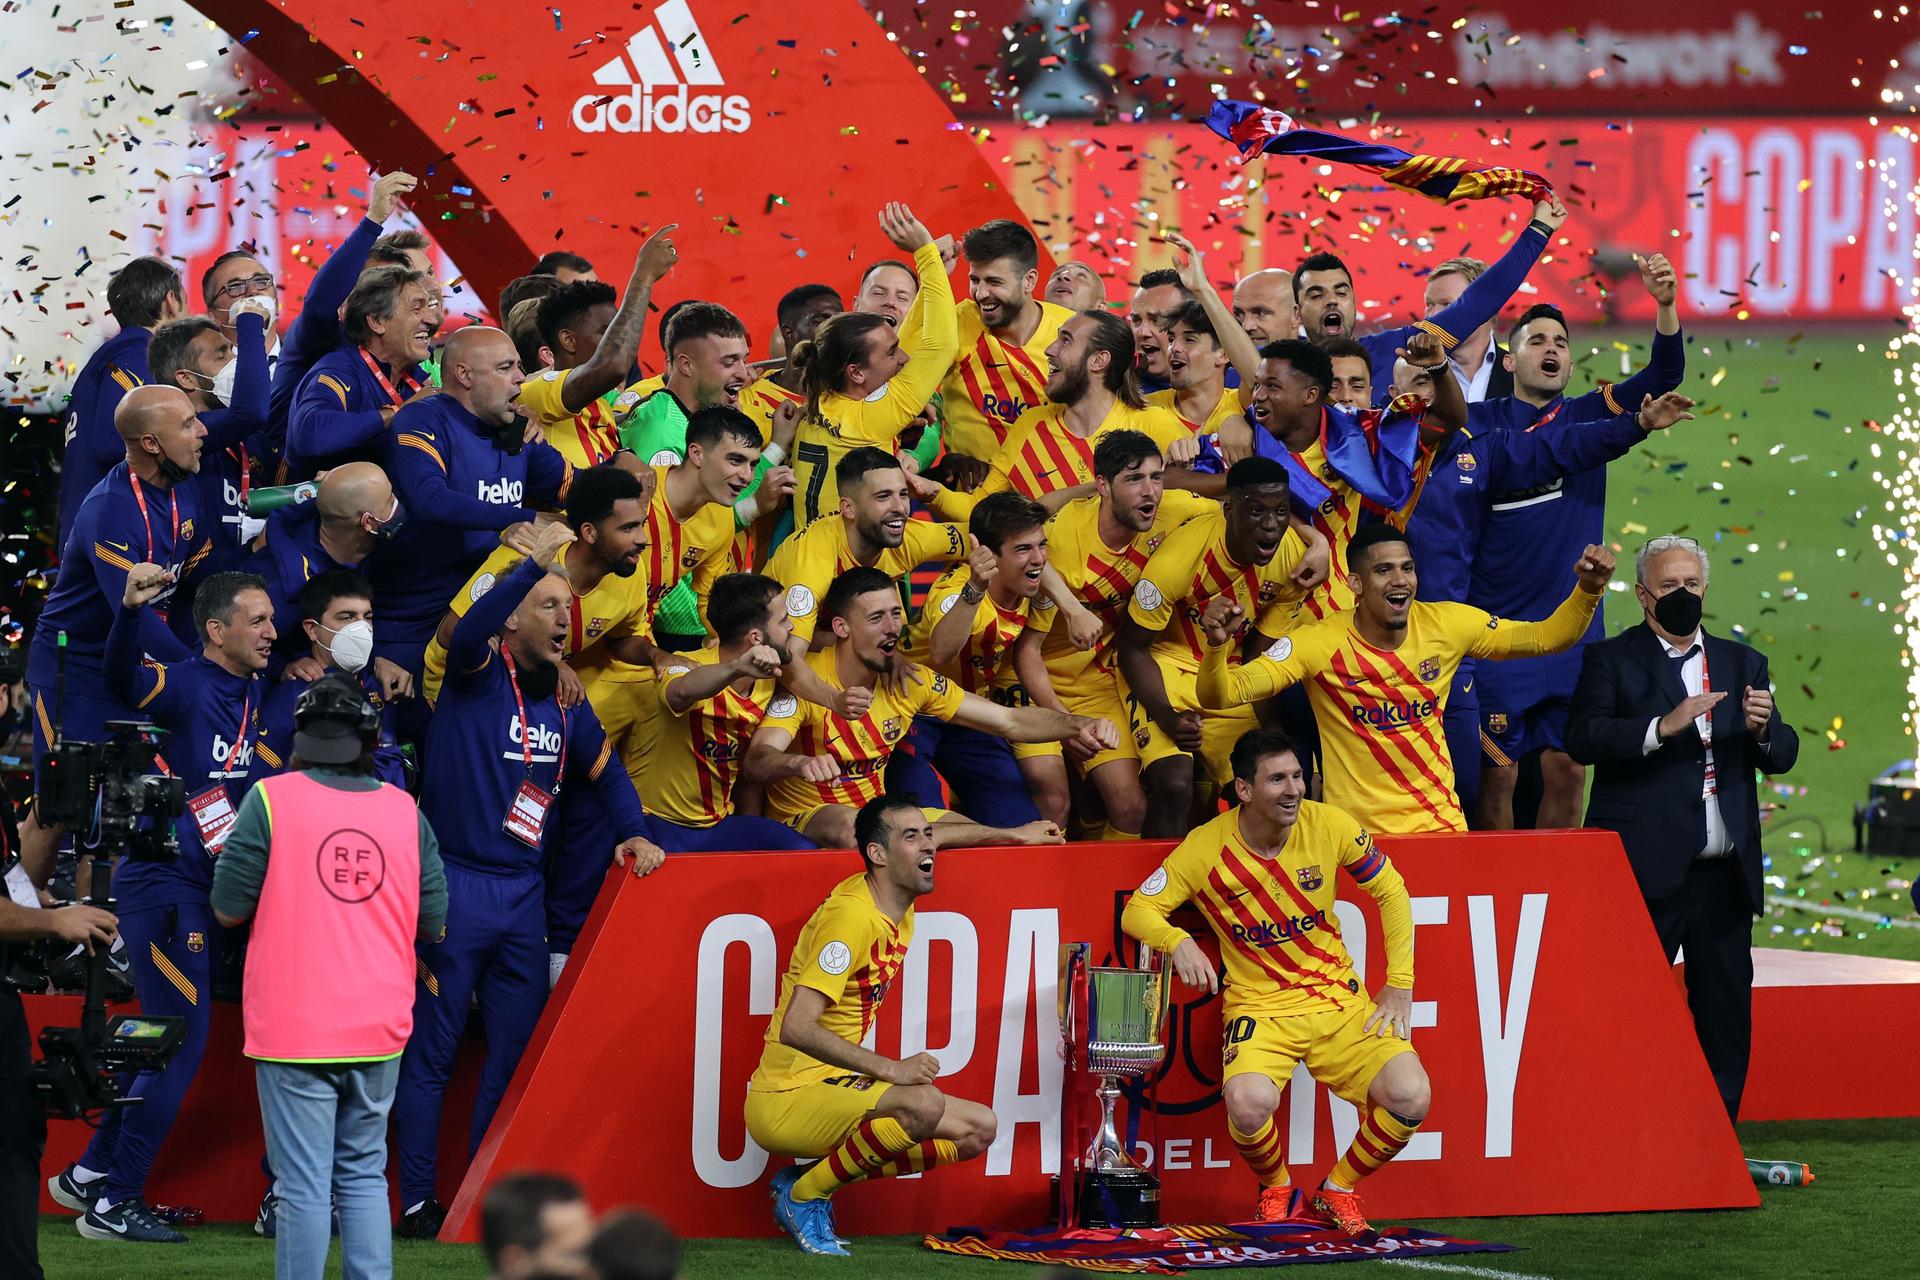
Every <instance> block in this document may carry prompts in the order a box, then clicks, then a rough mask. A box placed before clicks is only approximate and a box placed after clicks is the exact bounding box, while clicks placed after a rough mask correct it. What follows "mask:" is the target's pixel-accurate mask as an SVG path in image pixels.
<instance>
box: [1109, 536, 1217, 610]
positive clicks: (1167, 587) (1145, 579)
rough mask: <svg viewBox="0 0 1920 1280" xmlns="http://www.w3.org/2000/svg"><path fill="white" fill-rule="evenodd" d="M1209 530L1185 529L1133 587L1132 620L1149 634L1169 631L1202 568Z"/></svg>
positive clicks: (1129, 607) (1164, 546) (1168, 542)
mask: <svg viewBox="0 0 1920 1280" xmlns="http://www.w3.org/2000/svg"><path fill="white" fill-rule="evenodd" d="M1217 505H1218V504H1216V506H1217ZM1208 530H1209V526H1208V525H1207V524H1188V525H1183V526H1182V527H1181V528H1179V529H1178V530H1176V531H1175V532H1174V533H1173V534H1172V535H1171V536H1170V537H1168V539H1167V540H1166V541H1165V542H1163V543H1161V544H1160V549H1159V550H1158V551H1156V552H1154V553H1153V555H1152V557H1151V558H1149V559H1148V561H1147V565H1146V568H1144V569H1142V570H1141V571H1140V581H1138V582H1136V583H1135V584H1134V586H1133V598H1132V599H1131V600H1129V601H1128V602H1127V616H1128V617H1129V618H1132V619H1133V620H1134V621H1135V622H1137V623H1139V624H1140V625H1141V626H1142V627H1144V628H1145V629H1146V630H1148V631H1165V630H1166V629H1167V627H1168V625H1169V624H1170V623H1172V621H1173V615H1174V610H1175V609H1176V608H1178V607H1179V604H1180V602H1181V601H1182V600H1183V599H1185V598H1186V594H1187V585H1188V584H1189V583H1191V582H1192V581H1193V575H1194V572H1195V570H1197V569H1198V568H1199V565H1200V556H1201V555H1202V553H1204V552H1205V550H1206V547H1207V543H1208V541H1209V539H1208V536H1207V535H1208Z"/></svg>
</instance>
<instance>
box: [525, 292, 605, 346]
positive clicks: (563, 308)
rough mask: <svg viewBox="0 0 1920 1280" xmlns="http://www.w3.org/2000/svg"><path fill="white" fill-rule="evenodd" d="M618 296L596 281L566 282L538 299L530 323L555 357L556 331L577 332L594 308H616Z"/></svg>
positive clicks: (558, 336)
mask: <svg viewBox="0 0 1920 1280" xmlns="http://www.w3.org/2000/svg"><path fill="white" fill-rule="evenodd" d="M619 301H620V295H619V294H618V293H615V292H614V289H613V286H612V285H610V284H606V283H604V282H602V281H599V280H569V281H568V282H567V283H566V284H563V285H561V286H560V287H558V288H557V289H554V290H553V291H552V292H550V293H548V294H547V296H546V297H544V298H542V299H540V310H539V312H538V313H537V315H536V316H535V319H534V323H535V324H536V325H538V326H539V329H540V341H542V342H544V343H546V344H547V348H548V349H549V350H551V351H552V352H554V353H555V354H556V355H557V354H559V351H560V331H561V330H562V329H577V328H579V327H580V326H581V325H582V324H584V323H585V322H586V319H587V313H588V312H589V311H592V310H593V309H594V308H595V307H603V306H604V307H611V306H616V305H618V303H619Z"/></svg>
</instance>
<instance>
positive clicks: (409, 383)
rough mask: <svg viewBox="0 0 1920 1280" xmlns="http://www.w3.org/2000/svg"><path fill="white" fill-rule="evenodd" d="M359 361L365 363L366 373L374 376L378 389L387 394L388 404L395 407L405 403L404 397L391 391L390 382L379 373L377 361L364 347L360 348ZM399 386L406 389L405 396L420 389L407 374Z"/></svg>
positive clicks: (391, 385) (411, 376)
mask: <svg viewBox="0 0 1920 1280" xmlns="http://www.w3.org/2000/svg"><path fill="white" fill-rule="evenodd" d="M360 359H361V360H362V361H364V362H365V363H366V366H367V372H368V373H370V374H372V375H373V376H374V380H375V381H377V382H378V383H379V384H380V389H381V390H382V391H384V392H386V393H387V403H388V404H396V405H397V404H404V403H405V402H406V396H403V395H401V394H400V393H399V392H398V391H395V390H394V389H393V383H392V381H391V380H390V379H388V377H387V375H386V374H384V373H382V372H381V371H380V363H379V361H377V360H375V359H374V358H373V356H372V355H370V354H368V352H367V349H366V348H365V347H361V348H360ZM400 385H401V386H402V387H405V388H406V391H407V395H409V396H410V395H412V394H413V393H414V392H416V391H418V390H419V389H420V383H419V382H418V381H417V380H416V379H415V378H414V376H413V375H412V374H408V375H407V376H406V377H404V378H402V379H401V380H400Z"/></svg>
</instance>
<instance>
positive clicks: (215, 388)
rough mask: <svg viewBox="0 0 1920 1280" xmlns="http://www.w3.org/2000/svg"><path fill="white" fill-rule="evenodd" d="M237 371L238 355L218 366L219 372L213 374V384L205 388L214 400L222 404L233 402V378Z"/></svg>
mask: <svg viewBox="0 0 1920 1280" xmlns="http://www.w3.org/2000/svg"><path fill="white" fill-rule="evenodd" d="M239 371H240V359H239V357H238V356H236V357H234V358H233V359H231V360H229V361H227V362H226V363H225V364H223V365H221V366H220V372H218V373H216V374H214V375H213V385H212V386H211V387H209V388H207V389H208V390H209V391H210V392H212V393H213V398H214V399H215V400H218V401H219V402H220V403H221V404H223V405H229V404H232V403H233V379H234V376H235V375H236V374H237V373H239Z"/></svg>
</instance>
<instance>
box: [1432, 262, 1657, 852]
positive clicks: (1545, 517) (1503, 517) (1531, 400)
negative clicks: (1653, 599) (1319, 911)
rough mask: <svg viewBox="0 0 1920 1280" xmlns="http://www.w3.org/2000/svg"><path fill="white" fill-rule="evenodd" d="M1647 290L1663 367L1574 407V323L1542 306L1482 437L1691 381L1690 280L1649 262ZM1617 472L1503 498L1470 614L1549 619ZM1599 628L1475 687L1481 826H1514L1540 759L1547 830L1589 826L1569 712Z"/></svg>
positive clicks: (1488, 533) (1615, 406)
mask: <svg viewBox="0 0 1920 1280" xmlns="http://www.w3.org/2000/svg"><path fill="white" fill-rule="evenodd" d="M1635 261H1636V262H1638V263H1639V266H1640V279H1641V283H1642V284H1643V285H1645V287H1646V290H1647V293H1648V294H1649V295H1650V296H1651V297H1652V298H1653V300H1654V304H1655V307H1656V314H1655V321H1654V335H1653V352H1652V358H1651V360H1650V361H1649V362H1648V364H1647V365H1646V367H1645V368H1643V369H1641V370H1640V371H1639V372H1637V373H1635V374H1634V375H1633V376H1631V377H1629V378H1626V379H1623V380H1622V381H1621V382H1619V383H1616V384H1611V385H1602V386H1601V387H1600V389H1599V390H1597V391H1589V392H1587V393H1586V394H1584V395H1578V396H1568V395H1567V394H1566V391H1567V382H1568V380H1569V378H1570V377H1571V375H1572V372H1573V352H1572V344H1571V342H1570V341H1569V339H1568V334H1567V322H1566V317H1565V316H1563V315H1561V314H1560V313H1559V312H1558V311H1557V310H1555V309H1554V308H1552V307H1546V306H1535V307H1531V308H1529V309H1528V310H1527V311H1526V312H1525V313H1524V314H1522V315H1521V317H1520V321H1519V323H1518V324H1516V325H1515V326H1514V327H1513V329H1512V331H1511V333H1510V335H1509V338H1508V342H1507V346H1508V354H1507V356H1506V357H1505V360H1506V363H1507V364H1508V365H1509V366H1511V368H1512V371H1513V395H1512V396H1511V397H1510V398H1504V399H1499V400H1487V401H1483V402H1482V403H1480V404H1478V405H1474V406H1472V410H1473V415H1472V418H1471V419H1470V425H1471V426H1472V427H1473V429H1474V430H1476V431H1479V430H1486V429H1493V430H1500V429H1504V430H1508V431H1538V430H1540V429H1542V428H1544V427H1546V426H1547V425H1548V424H1549V423H1565V424H1567V425H1568V426H1574V427H1578V428H1580V429H1583V430H1592V429H1593V427H1594V424H1597V423H1599V422H1601V421H1604V420H1606V419H1610V418H1616V417H1618V416H1619V415H1621V414H1623V413H1632V412H1635V411H1637V410H1638V409H1639V407H1640V405H1641V403H1642V402H1643V401H1644V400H1645V399H1646V398H1647V397H1648V396H1655V397H1660V396H1664V395H1665V394H1666V393H1667V392H1669V391H1672V390H1673V389H1674V388H1676V387H1678V386H1679V385H1680V382H1681V380H1682V379H1683V378H1684V377H1685V376H1686V370H1687V346H1686V339H1685V336H1684V335H1683V334H1682V333H1681V332H1680V313H1679V310H1678V309H1677V308H1676V306H1675V298H1676V295H1677V293H1678V290H1679V281H1678V279H1677V277H1676V276H1675V274H1674V270H1673V266H1672V264H1671V263H1669V262H1668V261H1667V260H1666V258H1665V257H1664V256H1662V255H1660V254H1657V253H1656V254H1653V255H1652V256H1650V257H1646V258H1640V257H1639V256H1638V255H1636V257H1635ZM1606 509H1607V470H1606V468H1605V467H1604V466H1599V467H1592V468H1590V469H1588V470H1586V471H1581V472H1577V473H1575V474H1573V475H1569V476H1567V477H1565V478H1564V479H1554V480H1552V481H1550V482H1548V483H1546V484H1543V485H1535V486H1532V487H1527V488H1517V489H1509V490H1507V491H1505V492H1500V493H1496V494H1495V495H1494V497H1493V501H1492V503H1491V505H1490V506H1489V507H1488V511H1487V519H1486V524H1485V525H1484V526H1483V528H1482V530H1481V536H1480V545H1479V548H1478V550H1477V551H1476V553H1475V556H1474V562H1473V581H1472V583H1471V584H1470V585H1469V586H1468V588H1467V603H1469V604H1471V605H1474V606H1475V607H1477V608H1481V609H1485V610H1487V611H1488V612H1490V613H1499V614H1504V615H1506V616H1509V617H1517V618H1532V617H1540V616H1542V614H1543V613H1544V611H1545V610H1547V609H1550V608H1552V606H1553V602H1554V601H1555V600H1557V599H1558V598H1559V597H1560V596H1562V595H1564V594H1565V592H1566V575H1565V573H1564V571H1561V570H1557V569H1555V568H1554V567H1553V566H1555V565H1556V564H1560V563H1565V562H1566V561H1567V560H1568V559H1569V558H1570V556H1571V553H1572V552H1573V550H1575V549H1577V548H1579V547H1582V546H1585V545H1586V544H1587V543H1589V542H1602V541H1605V537H1606ZM1604 632H1605V627H1604V625H1603V624H1602V622H1601V620H1600V619H1598V618H1595V619H1594V622H1593V626H1592V627H1591V628H1590V629H1589V630H1588V632H1587V634H1586V636H1584V637H1583V638H1582V640H1581V643H1580V644H1579V645H1578V646H1576V647H1575V648H1574V649H1573V650H1571V651H1569V652H1566V653H1563V654H1558V655H1556V656H1554V657H1551V658H1541V659H1538V660H1535V661H1531V662H1521V663H1515V664H1513V665H1511V666H1501V667H1499V668H1493V669H1488V670H1486V671H1484V672H1481V673H1479V674H1478V675H1476V676H1475V680H1476V682H1477V683H1478V685H1479V698H1480V744H1481V752H1482V760H1481V763H1482V766H1483V769H1482V773H1481V783H1482V785H1481V791H1480V813H1479V815H1478V818H1479V823H1480V825H1482V826H1485V827H1488V828H1492V829H1495V830H1504V829H1506V828H1510V827H1512V826H1513V825H1514V816H1513V791H1514V786H1515V784H1516V782H1517V781H1518V778H1519V763H1518V762H1519V761H1520V759H1521V758H1522V757H1524V756H1525V755H1527V754H1528V753H1529V752H1531V751H1533V750H1535V749H1538V750H1539V751H1540V753H1541V754H1540V781H1541V791H1542V794H1541V798H1540V809H1539V813H1538V816H1537V818H1536V820H1535V825H1536V826H1540V827H1577V826H1579V825H1580V813H1581V806H1582V803H1583V801H1584V799H1585V796H1586V787H1587V771H1586V768H1585V767H1584V766H1583V765H1581V764H1580V763H1579V762H1578V761H1576V760H1575V759H1574V758H1573V757H1572V756H1571V755H1568V754H1567V751H1566V724H1567V711H1568V709H1569V707H1571V705H1572V700H1573V686H1574V685H1575V684H1576V683H1578V681H1579V678H1580V664H1581V661H1582V657H1583V652H1584V650H1585V647H1586V645H1588V644H1590V643H1592V642H1593V641H1595V640H1599V639H1601V638H1602V636H1603V634H1604Z"/></svg>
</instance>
